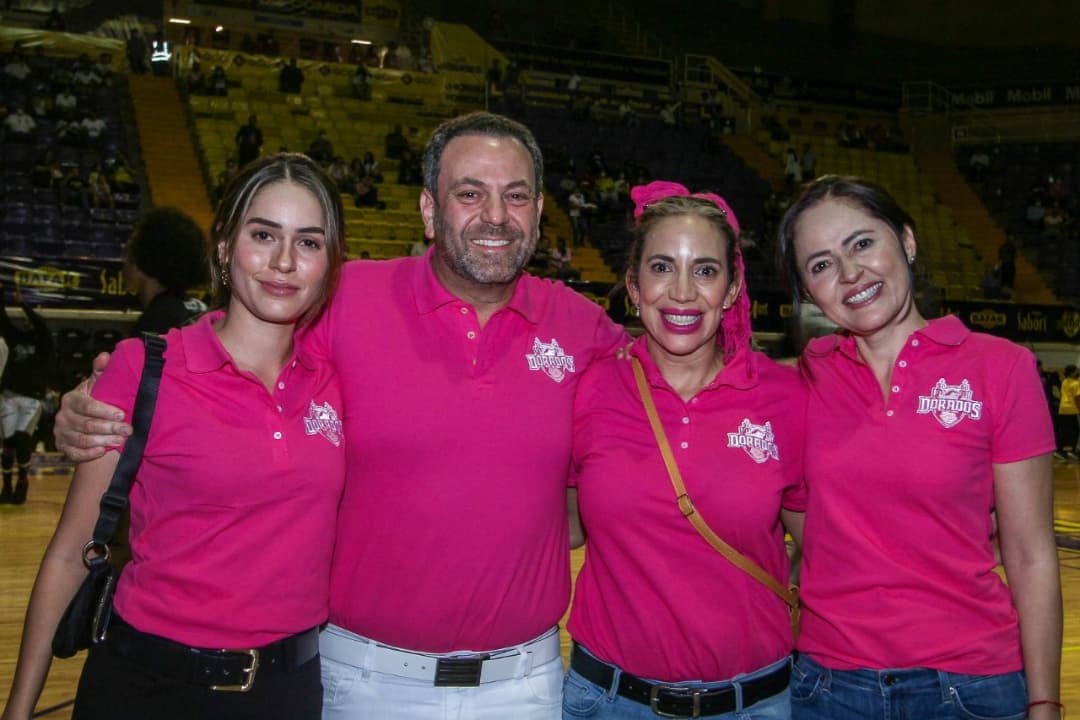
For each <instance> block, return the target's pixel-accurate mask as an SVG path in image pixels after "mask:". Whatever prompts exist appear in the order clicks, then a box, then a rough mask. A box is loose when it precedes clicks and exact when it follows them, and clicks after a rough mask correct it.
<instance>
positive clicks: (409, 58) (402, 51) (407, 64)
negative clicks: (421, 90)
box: [395, 43, 413, 72]
mask: <svg viewBox="0 0 1080 720" xmlns="http://www.w3.org/2000/svg"><path fill="white" fill-rule="evenodd" d="M395 55H396V58H397V67H398V70H402V71H404V72H409V71H411V70H412V69H413V54H412V50H410V49H409V46H408V45H406V44H405V43H400V44H399V45H398V46H397V52H396V53H395Z"/></svg>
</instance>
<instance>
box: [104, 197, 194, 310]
mask: <svg viewBox="0 0 1080 720" xmlns="http://www.w3.org/2000/svg"><path fill="white" fill-rule="evenodd" d="M124 258H125V259H126V260H127V261H128V262H130V263H131V264H132V265H134V266H135V267H137V268H138V269H139V270H140V271H141V272H142V273H143V274H144V275H146V276H148V277H152V278H154V279H155V280H157V281H158V282H159V283H161V285H162V287H164V288H165V290H166V291H167V292H170V293H174V294H177V295H182V294H184V293H186V292H187V291H188V290H190V289H191V288H193V287H197V286H199V285H201V284H202V283H204V282H206V279H207V273H206V236H205V234H204V233H203V231H202V228H200V227H199V224H198V223H197V222H195V220H193V219H192V217H191V216H190V215H188V214H187V213H185V212H184V211H183V210H180V209H178V208H174V207H158V208H153V209H152V210H150V211H148V212H147V213H146V214H144V215H143V216H142V218H140V219H139V222H138V223H137V224H136V225H135V229H134V230H133V231H132V233H131V237H130V238H128V242H127V247H126V248H125V249H124Z"/></svg>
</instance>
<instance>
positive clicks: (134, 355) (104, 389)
mask: <svg viewBox="0 0 1080 720" xmlns="http://www.w3.org/2000/svg"><path fill="white" fill-rule="evenodd" d="M145 359H146V348H145V347H144V346H143V342H142V339H141V338H130V339H128V340H123V341H121V342H120V343H119V344H118V345H117V346H116V349H115V350H114V351H113V353H112V356H111V357H110V358H109V365H108V366H107V367H106V368H105V372H104V373H102V375H101V377H99V378H98V379H97V381H96V382H95V383H94V386H93V388H91V390H90V396H91V397H93V398H94V399H95V400H100V401H101V402H103V403H106V404H108V405H112V406H113V407H116V408H119V409H120V410H122V411H123V412H124V419H125V420H126V421H127V422H131V412H132V409H133V408H134V407H135V394H136V393H137V392H138V390H139V378H140V376H141V375H142V367H143V362H144V361H145ZM110 449H111V450H118V449H119V448H117V447H114V448H110Z"/></svg>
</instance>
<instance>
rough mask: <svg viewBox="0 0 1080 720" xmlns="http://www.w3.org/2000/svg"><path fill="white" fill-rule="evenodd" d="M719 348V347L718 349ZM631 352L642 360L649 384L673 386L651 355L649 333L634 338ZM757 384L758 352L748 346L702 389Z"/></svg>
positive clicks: (662, 386) (659, 386)
mask: <svg viewBox="0 0 1080 720" xmlns="http://www.w3.org/2000/svg"><path fill="white" fill-rule="evenodd" d="M719 350H720V349H719V348H717V351H719ZM630 354H631V355H633V356H634V357H636V358H637V359H638V360H640V361H641V366H642V367H643V368H644V369H645V379H646V380H648V381H649V385H652V386H653V387H658V388H669V387H671V386H670V385H669V384H668V381H667V380H665V379H664V376H663V375H661V374H660V368H658V367H657V366H656V363H655V362H653V359H652V356H651V355H649V346H648V335H647V334H646V335H641V336H639V337H638V338H637V339H636V340H634V344H633V345H631V346H630ZM757 384H758V354H757V353H755V352H751V350H750V348H749V347H746V348H744V349H742V350H740V351H739V352H737V353H735V357H733V358H731V362H729V363H727V364H726V365H724V368H723V369H722V370H721V371H720V372H719V374H717V376H716V378H715V379H714V380H713V381H712V382H710V383H709V384H708V385H706V386H705V387H704V388H702V391H705V390H715V389H717V388H719V387H722V386H725V385H726V386H729V387H732V388H735V389H736V390H748V389H750V388H752V387H756V386H757Z"/></svg>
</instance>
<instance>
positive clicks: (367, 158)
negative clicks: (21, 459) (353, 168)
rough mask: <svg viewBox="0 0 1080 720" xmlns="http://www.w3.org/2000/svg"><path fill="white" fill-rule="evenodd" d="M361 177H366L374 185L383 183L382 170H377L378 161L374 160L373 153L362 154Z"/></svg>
mask: <svg viewBox="0 0 1080 720" xmlns="http://www.w3.org/2000/svg"><path fill="white" fill-rule="evenodd" d="M360 169H361V172H362V173H363V174H362V176H361V177H366V178H368V179H370V180H371V181H372V182H374V183H381V182H382V181H383V175H382V170H381V169H380V168H379V161H378V160H376V159H375V153H373V152H366V153H364V161H363V162H362V163H361V164H360Z"/></svg>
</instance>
